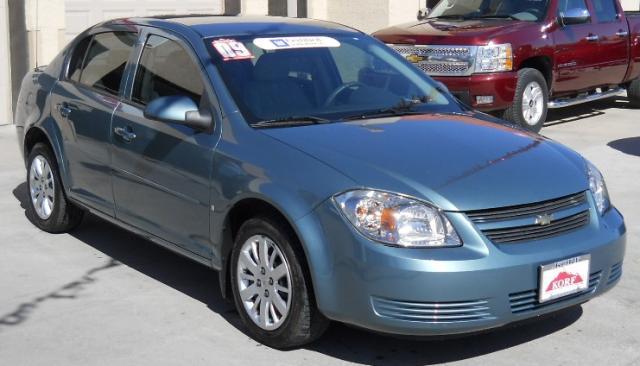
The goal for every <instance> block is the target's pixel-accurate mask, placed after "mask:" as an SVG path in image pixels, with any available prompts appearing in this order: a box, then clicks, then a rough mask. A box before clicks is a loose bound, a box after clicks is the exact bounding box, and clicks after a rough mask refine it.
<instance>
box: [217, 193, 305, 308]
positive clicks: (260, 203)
mask: <svg viewBox="0 0 640 366" xmlns="http://www.w3.org/2000/svg"><path fill="white" fill-rule="evenodd" d="M256 217H269V218H271V219H272V220H274V221H276V222H278V223H280V224H281V225H282V227H283V228H284V229H285V230H287V233H288V234H289V237H290V238H292V239H293V240H294V242H293V244H294V245H298V246H299V249H300V253H303V255H302V258H298V259H299V260H300V261H301V264H302V266H303V268H304V269H305V271H307V273H306V274H307V275H308V274H309V272H308V271H309V266H308V263H307V258H306V255H304V250H303V248H302V245H301V243H300V239H299V238H298V235H297V234H296V231H295V230H294V228H293V226H292V225H291V223H290V222H289V220H288V219H287V217H286V216H285V215H284V214H283V213H282V212H281V211H280V210H279V209H278V208H276V207H275V206H273V205H272V204H270V203H268V202H266V201H264V200H261V199H257V198H247V199H244V200H242V201H240V202H237V203H236V204H235V205H234V206H233V208H231V210H230V211H229V213H228V214H227V218H226V219H225V225H224V233H223V244H222V253H221V254H222V260H223V263H222V270H221V272H220V286H221V290H222V295H223V296H224V298H226V299H233V294H232V292H231V275H230V274H231V272H230V270H231V266H230V265H229V262H230V259H231V251H232V250H233V245H234V243H235V239H236V235H237V233H238V231H239V230H240V227H241V226H242V224H243V223H245V222H246V221H247V220H249V219H252V218H256ZM308 279H309V280H310V277H308ZM309 282H310V283H309V285H310V286H311V288H313V284H312V283H311V281H309Z"/></svg>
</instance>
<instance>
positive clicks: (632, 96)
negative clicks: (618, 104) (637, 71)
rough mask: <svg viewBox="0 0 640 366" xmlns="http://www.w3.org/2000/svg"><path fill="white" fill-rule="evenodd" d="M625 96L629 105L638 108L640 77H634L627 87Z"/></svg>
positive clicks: (639, 103) (639, 105)
mask: <svg viewBox="0 0 640 366" xmlns="http://www.w3.org/2000/svg"><path fill="white" fill-rule="evenodd" d="M627 97H628V98H629V102H630V103H631V106H633V107H634V108H640V79H635V80H634V81H632V82H631V84H630V85H629V87H628V88H627Z"/></svg>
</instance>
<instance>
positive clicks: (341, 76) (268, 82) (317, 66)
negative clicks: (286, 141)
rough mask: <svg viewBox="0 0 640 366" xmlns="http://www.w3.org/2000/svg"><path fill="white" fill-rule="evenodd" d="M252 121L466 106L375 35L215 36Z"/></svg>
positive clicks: (231, 86) (214, 47)
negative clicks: (377, 39)
mask: <svg viewBox="0 0 640 366" xmlns="http://www.w3.org/2000/svg"><path fill="white" fill-rule="evenodd" d="M205 42H206V45H207V47H208V48H209V51H210V54H211V56H212V59H213V62H214V64H215V65H216V66H217V68H218V71H219V73H220V75H221V76H222V79H223V80H224V82H225V84H226V87H227V89H228V90H229V92H230V94H231V96H232V97H233V99H234V100H235V102H236V105H237V106H238V108H239V110H240V112H241V113H242V115H243V116H244V118H245V120H247V122H248V123H250V124H252V125H255V126H260V127H265V126H266V125H267V124H269V123H270V122H274V125H285V124H287V123H288V124H291V125H294V124H295V122H296V121H299V122H307V123H326V122H336V121H343V120H350V119H356V118H358V116H362V118H366V117H367V116H368V117H372V118H373V117H377V116H385V115H387V114H391V115H402V114H413V113H431V112H457V111H460V110H461V109H462V107H461V106H460V105H459V104H458V103H457V102H455V100H454V99H453V97H451V96H450V94H449V93H447V92H446V91H444V90H442V88H441V87H440V84H438V83H436V82H434V81H433V80H432V79H431V78H429V77H428V76H426V74H424V73H423V72H421V71H420V70H419V69H417V68H416V67H415V66H413V65H412V64H410V63H409V62H408V61H406V60H405V59H404V58H402V57H401V56H400V55H399V54H397V53H396V52H395V51H393V50H392V49H390V48H389V47H387V46H386V45H384V44H382V43H380V42H378V41H376V40H374V39H372V38H370V37H368V36H364V35H363V36H345V35H339V36H317V35H310V36H295V37H293V36H275V37H274V36H266V37H256V36H255V35H254V36H238V37H224V39H221V38H207V39H205Z"/></svg>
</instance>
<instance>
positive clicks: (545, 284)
mask: <svg viewBox="0 0 640 366" xmlns="http://www.w3.org/2000/svg"><path fill="white" fill-rule="evenodd" d="M590 269H591V255H590V254H584V255H581V256H578V257H573V258H569V259H565V260H561V261H558V262H554V263H549V264H545V265H542V266H540V279H539V284H538V302H539V303H544V302H549V301H552V300H556V299H560V298H563V297H566V296H570V295H573V294H576V293H579V292H582V291H584V290H586V289H588V288H589V274H590Z"/></svg>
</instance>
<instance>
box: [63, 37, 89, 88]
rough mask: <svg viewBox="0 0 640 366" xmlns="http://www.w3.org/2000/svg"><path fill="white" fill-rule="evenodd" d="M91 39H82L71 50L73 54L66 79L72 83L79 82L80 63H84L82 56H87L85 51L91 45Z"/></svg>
mask: <svg viewBox="0 0 640 366" xmlns="http://www.w3.org/2000/svg"><path fill="white" fill-rule="evenodd" d="M91 38H92V37H86V38H84V39H82V40H81V41H80V42H78V44H77V45H76V47H75V48H74V49H73V53H72V54H71V60H70V61H69V70H68V72H67V77H68V78H69V79H70V80H73V81H80V73H81V72H82V62H83V61H84V56H86V54H87V49H88V48H89V45H90V44H91Z"/></svg>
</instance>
